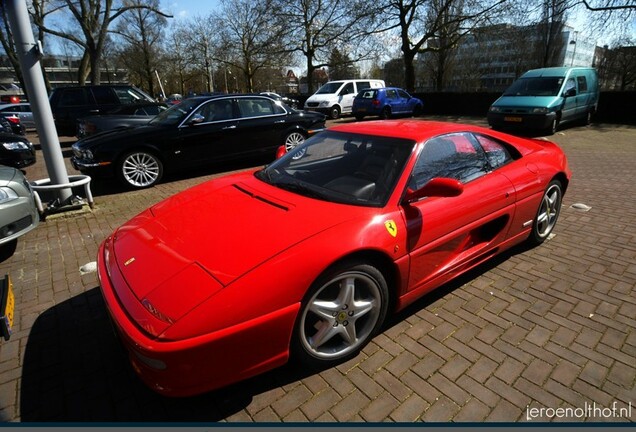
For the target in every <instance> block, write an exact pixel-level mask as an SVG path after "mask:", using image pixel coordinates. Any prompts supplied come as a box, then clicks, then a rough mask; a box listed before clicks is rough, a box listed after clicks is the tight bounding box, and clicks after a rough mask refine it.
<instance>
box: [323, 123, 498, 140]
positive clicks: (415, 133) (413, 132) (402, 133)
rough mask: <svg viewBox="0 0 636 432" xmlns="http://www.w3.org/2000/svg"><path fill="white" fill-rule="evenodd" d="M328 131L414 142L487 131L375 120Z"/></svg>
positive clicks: (460, 126)
mask: <svg viewBox="0 0 636 432" xmlns="http://www.w3.org/2000/svg"><path fill="white" fill-rule="evenodd" d="M329 130H330V131H335V132H348V133H358V134H363V135H378V136H385V137H394V138H401V139H407V140H411V141H415V142H422V141H426V140H427V139H429V138H432V137H434V136H437V135H441V134H446V133H453V132H465V131H473V132H487V131H488V129H485V128H481V127H479V126H473V125H467V124H461V123H450V122H440V121H422V120H410V119H405V120H376V121H367V122H356V123H347V124H342V125H338V126H332V127H330V128H329Z"/></svg>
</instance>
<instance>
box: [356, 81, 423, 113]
mask: <svg viewBox="0 0 636 432" xmlns="http://www.w3.org/2000/svg"><path fill="white" fill-rule="evenodd" d="M423 107H424V103H423V102H422V100H421V99H418V98H416V97H413V96H411V95H410V94H408V93H407V92H406V90H403V89H401V88H397V87H384V88H368V89H364V90H362V91H361V92H360V93H358V94H357V96H356V97H355V99H354V100H353V108H352V113H353V115H354V117H355V118H356V120H362V119H363V118H364V117H365V116H380V118H382V119H388V118H391V117H394V116H398V115H410V116H418V115H420V114H421V113H422V108H423Z"/></svg>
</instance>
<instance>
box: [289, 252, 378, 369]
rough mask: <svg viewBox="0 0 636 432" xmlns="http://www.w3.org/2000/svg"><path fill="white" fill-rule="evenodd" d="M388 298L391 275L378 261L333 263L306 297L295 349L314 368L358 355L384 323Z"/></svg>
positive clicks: (297, 328) (300, 357) (298, 320)
mask: <svg viewBox="0 0 636 432" xmlns="http://www.w3.org/2000/svg"><path fill="white" fill-rule="evenodd" d="M388 304H389V290H388V286H387V283H386V280H385V278H384V276H383V275H382V273H381V272H380V271H379V270H378V269H377V268H375V267H374V266H372V265H369V264H364V263H361V262H348V263H347V262H345V263H342V264H340V265H337V266H334V267H332V268H330V269H328V270H327V271H325V273H323V274H322V275H321V276H320V277H319V278H318V279H317V280H316V281H315V282H314V283H313V284H312V286H311V288H310V289H309V291H308V293H307V295H306V297H305V299H304V301H303V302H302V306H301V309H300V311H299V313H298V318H297V320H296V325H295V328H294V337H293V339H292V347H291V348H292V355H293V356H294V357H295V358H296V359H297V360H298V361H299V362H300V363H302V364H303V365H304V366H307V367H311V368H324V367H331V366H333V365H335V364H338V363H341V362H343V361H346V360H348V359H350V358H353V357H355V356H356V355H357V354H358V353H359V352H360V350H361V349H362V348H364V346H365V345H366V344H367V343H368V342H369V341H370V340H371V339H372V338H373V336H375V334H376V333H377V332H378V330H379V329H380V327H381V326H382V324H383V322H384V319H385V317H386V314H387V310H388Z"/></svg>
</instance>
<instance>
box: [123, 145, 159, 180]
mask: <svg viewBox="0 0 636 432" xmlns="http://www.w3.org/2000/svg"><path fill="white" fill-rule="evenodd" d="M117 174H118V176H119V180H120V181H121V182H123V184H124V185H126V186H127V187H132V188H134V189H144V188H149V187H152V186H154V185H156V184H157V183H159V181H160V180H161V178H162V177H163V163H162V162H161V159H159V157H158V156H156V155H155V154H153V153H151V152H149V151H146V150H136V151H132V152H129V153H126V154H125V155H124V156H123V157H122V158H121V159H120V160H119V163H118V164H117Z"/></svg>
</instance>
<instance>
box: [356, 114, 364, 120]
mask: <svg viewBox="0 0 636 432" xmlns="http://www.w3.org/2000/svg"><path fill="white" fill-rule="evenodd" d="M355 117H356V120H358V121H360V120H362V119H363V118H364V116H363V115H360V114H356V115H355Z"/></svg>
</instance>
